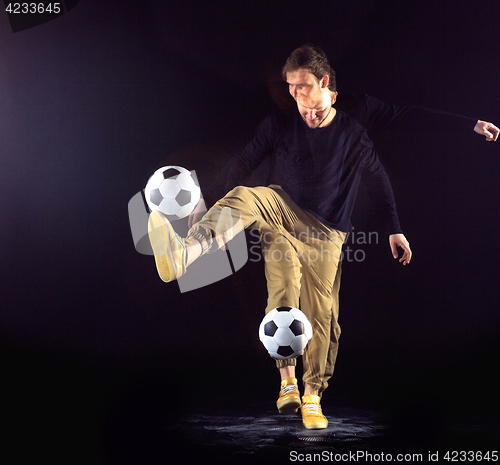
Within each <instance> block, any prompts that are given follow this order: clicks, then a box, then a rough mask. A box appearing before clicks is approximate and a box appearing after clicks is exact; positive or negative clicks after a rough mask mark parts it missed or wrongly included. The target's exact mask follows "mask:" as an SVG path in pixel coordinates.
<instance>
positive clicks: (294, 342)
mask: <svg viewBox="0 0 500 465" xmlns="http://www.w3.org/2000/svg"><path fill="white" fill-rule="evenodd" d="M311 337H312V327H311V323H310V322H309V320H308V319H307V317H306V316H305V315H304V313H303V312H302V311H301V310H299V309H298V308H294V307H277V308H274V309H273V310H271V311H270V312H269V313H267V314H266V316H265V317H264V319H263V320H262V323H261V324H260V327H259V339H260V340H261V342H262V344H264V347H265V348H266V349H267V351H268V352H269V355H271V356H272V357H274V358H277V359H286V358H295V357H298V356H299V355H302V353H303V352H304V348H305V347H306V345H307V343H308V342H309V340H310V339H311Z"/></svg>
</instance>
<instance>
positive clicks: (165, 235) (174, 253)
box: [148, 211, 187, 283]
mask: <svg viewBox="0 0 500 465" xmlns="http://www.w3.org/2000/svg"><path fill="white" fill-rule="evenodd" d="M148 235H149V241H150V242H151V247H152V248H153V253H154V256H155V262H156V269H157V270H158V274H159V275H160V278H161V279H162V280H163V281H165V282H167V283H168V282H170V281H174V280H175V279H178V278H180V277H181V276H182V275H183V274H184V273H185V272H186V261H187V248H186V241H185V240H184V239H182V238H181V237H180V236H179V235H178V234H177V233H176V232H175V231H174V228H173V227H172V225H171V224H170V221H168V220H167V218H165V215H163V214H162V213H160V212H158V211H153V212H151V214H150V215H149V221H148Z"/></svg>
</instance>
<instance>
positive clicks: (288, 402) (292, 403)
mask: <svg viewBox="0 0 500 465" xmlns="http://www.w3.org/2000/svg"><path fill="white" fill-rule="evenodd" d="M276 406H277V407H278V411H279V412H280V413H297V411H298V410H299V407H300V399H294V398H293V397H292V398H290V399H285V400H283V401H282V402H279V403H277V404H276Z"/></svg>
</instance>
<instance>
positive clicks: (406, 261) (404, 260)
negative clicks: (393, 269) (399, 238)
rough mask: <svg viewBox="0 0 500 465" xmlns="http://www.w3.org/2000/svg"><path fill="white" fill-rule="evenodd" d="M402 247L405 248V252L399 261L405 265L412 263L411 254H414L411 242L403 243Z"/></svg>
mask: <svg viewBox="0 0 500 465" xmlns="http://www.w3.org/2000/svg"><path fill="white" fill-rule="evenodd" d="M400 247H401V248H402V249H403V250H404V253H403V256H402V257H401V258H400V259H399V262H400V263H403V265H405V266H406V265H408V264H409V263H410V261H411V256H412V253H411V249H410V244H408V243H406V244H402V245H401V246H400Z"/></svg>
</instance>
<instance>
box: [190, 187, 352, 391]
mask: <svg viewBox="0 0 500 465" xmlns="http://www.w3.org/2000/svg"><path fill="white" fill-rule="evenodd" d="M226 207H229V208H230V209H231V210H236V211H237V212H238V214H239V215H240V217H241V220H242V225H243V227H244V228H251V227H253V228H258V230H259V232H260V237H261V247H262V252H263V256H264V260H265V273H266V279H267V288H268V301H267V307H266V313H267V312H268V311H270V310H272V309H273V308H275V307H279V306H282V305H288V306H291V307H296V308H300V309H301V310H302V311H303V312H304V313H305V315H306V316H307V318H308V319H309V321H310V322H311V325H312V328H313V336H312V339H311V340H310V341H309V343H308V344H307V347H306V349H305V351H304V355H303V359H302V361H303V366H304V375H303V381H304V382H305V383H307V384H309V385H310V386H311V387H312V388H314V389H317V390H319V392H320V393H321V392H322V391H324V390H325V389H326V388H327V386H328V380H329V379H330V377H331V376H332V374H333V370H334V366H335V360H336V358H337V351H338V342H339V337H340V326H339V324H338V312H339V300H338V293H339V288H340V258H341V250H342V244H343V242H344V240H345V237H346V233H344V232H340V231H337V230H335V229H332V228H330V227H328V226H326V225H324V224H323V223H321V222H320V221H319V220H318V219H317V218H316V217H315V216H314V215H312V214H311V213H309V212H307V211H304V210H302V209H301V208H299V207H298V206H297V205H296V204H295V203H294V202H293V201H292V200H291V199H290V197H289V196H288V194H286V193H285V192H284V191H283V190H282V189H281V188H280V187H279V186H269V187H255V188H248V187H236V188H235V189H233V190H232V191H231V192H229V193H228V194H227V195H226V196H225V197H224V198H222V199H221V200H219V201H218V202H217V203H216V204H215V205H214V206H213V207H212V208H211V209H210V210H209V211H208V212H207V214H206V215H205V216H204V217H203V219H202V220H201V221H200V222H199V223H197V224H196V225H195V226H193V228H191V230H190V231H189V232H188V237H193V238H195V239H197V240H198V241H199V242H200V244H201V246H202V250H203V253H207V252H210V251H213V250H214V249H217V248H218V245H217V243H216V241H215V240H214V237H215V235H216V232H215V226H214V225H216V224H217V222H218V220H219V215H220V213H221V211H222V209H223V208H226ZM227 240H228V238H226V237H223V242H224V243H225V242H226V241H227ZM296 362H297V360H296V359H288V360H276V365H277V366H278V368H281V367H283V366H287V365H296Z"/></svg>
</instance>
